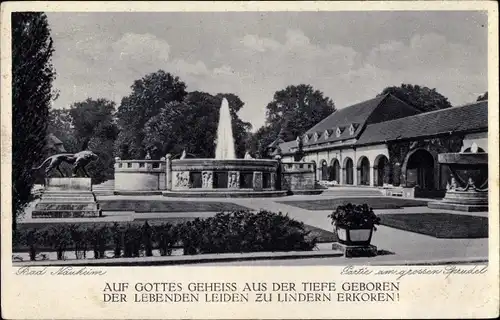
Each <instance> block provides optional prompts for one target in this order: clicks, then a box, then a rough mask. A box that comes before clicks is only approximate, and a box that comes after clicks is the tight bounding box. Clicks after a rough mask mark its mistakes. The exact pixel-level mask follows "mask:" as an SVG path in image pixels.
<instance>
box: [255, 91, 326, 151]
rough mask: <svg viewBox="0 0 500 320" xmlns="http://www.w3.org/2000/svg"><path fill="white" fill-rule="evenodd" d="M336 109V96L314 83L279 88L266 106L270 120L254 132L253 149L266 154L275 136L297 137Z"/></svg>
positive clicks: (276, 137) (280, 137) (293, 138)
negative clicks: (315, 86)
mask: <svg viewBox="0 0 500 320" xmlns="http://www.w3.org/2000/svg"><path fill="white" fill-rule="evenodd" d="M335 110H336V109H335V104H334V103H333V101H332V99H330V98H329V97H325V96H324V94H323V92H321V91H318V90H315V89H314V88H313V87H312V86H310V85H306V84H300V85H297V86H288V87H286V88H285V89H283V90H279V91H276V93H275V94H274V97H273V100H272V101H271V102H270V103H269V104H268V105H267V107H266V123H265V125H264V126H263V127H261V128H259V129H258V130H257V131H256V132H255V133H254V134H252V136H251V138H250V139H249V149H250V150H251V151H252V152H254V153H255V154H256V155H257V156H258V157H262V158H265V157H267V156H268V155H267V154H266V149H267V147H268V145H269V144H270V143H272V142H273V141H274V140H276V139H278V138H279V139H281V140H283V141H291V140H295V139H296V138H297V136H301V135H303V134H304V133H305V132H306V131H307V130H309V129H310V128H311V127H312V126H314V125H315V124H316V123H318V122H320V121H321V120H323V119H324V118H325V117H327V116H329V115H330V114H332V113H333V112H334V111H335Z"/></svg>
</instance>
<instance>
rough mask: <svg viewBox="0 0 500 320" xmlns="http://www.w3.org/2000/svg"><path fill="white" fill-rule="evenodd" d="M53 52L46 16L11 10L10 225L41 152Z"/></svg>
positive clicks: (24, 200) (25, 197) (28, 195)
mask: <svg viewBox="0 0 500 320" xmlns="http://www.w3.org/2000/svg"><path fill="white" fill-rule="evenodd" d="M53 52H54V48H53V42H52V38H51V36H50V29H49V25H48V21H47V16H46V15H45V14H44V13H40V12H14V13H12V160H13V161H12V214H13V215H12V227H13V230H15V229H16V218H17V216H18V215H19V214H20V213H22V212H23V209H24V208H25V206H26V204H27V203H28V202H29V201H31V200H32V194H31V188H32V187H33V183H34V180H35V172H34V171H33V170H32V168H33V167H34V166H36V165H38V164H39V163H40V161H42V160H43V159H42V158H43V156H44V147H45V143H46V140H45V137H46V133H47V121H48V117H49V109H50V103H51V99H52V91H51V90H52V81H53V80H54V78H55V71H54V68H53V66H52V62H51V60H52V53H53Z"/></svg>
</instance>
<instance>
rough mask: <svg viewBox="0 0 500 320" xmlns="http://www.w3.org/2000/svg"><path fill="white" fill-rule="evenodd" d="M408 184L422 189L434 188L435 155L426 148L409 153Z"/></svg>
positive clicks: (407, 164) (407, 165)
mask: <svg viewBox="0 0 500 320" xmlns="http://www.w3.org/2000/svg"><path fill="white" fill-rule="evenodd" d="M406 185H407V186H408V187H416V186H418V187H419V188H420V189H424V190H432V189H434V157H433V156H432V154H431V153H430V152H429V151H427V150H424V149H418V150H415V151H414V152H413V153H411V154H409V155H408V159H407V163H406Z"/></svg>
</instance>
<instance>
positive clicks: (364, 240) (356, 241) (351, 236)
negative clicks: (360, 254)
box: [335, 225, 373, 246]
mask: <svg viewBox="0 0 500 320" xmlns="http://www.w3.org/2000/svg"><path fill="white" fill-rule="evenodd" d="M335 229H336V232H337V237H338V241H339V242H340V243H342V244H345V245H351V246H359V245H369V244H370V242H371V240H372V233H373V228H360V229H357V228H354V227H346V226H339V225H337V226H336V227H335Z"/></svg>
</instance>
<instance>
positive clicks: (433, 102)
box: [379, 83, 452, 112]
mask: <svg viewBox="0 0 500 320" xmlns="http://www.w3.org/2000/svg"><path fill="white" fill-rule="evenodd" d="M387 93H390V94H392V95H394V96H395V97H397V98H399V99H401V100H403V101H404V102H406V103H408V104H409V105H411V106H413V107H415V108H417V109H418V110H420V111H422V112H428V111H433V110H440V109H445V108H450V107H451V106H452V105H451V103H450V102H449V101H448V98H446V97H445V96H443V95H442V94H440V93H439V92H437V91H436V89H430V88H428V87H421V86H419V85H412V84H404V83H403V84H402V85H401V86H399V87H396V86H392V87H387V88H385V89H384V90H383V91H382V92H381V93H380V94H379V96H381V95H385V94H387Z"/></svg>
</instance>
